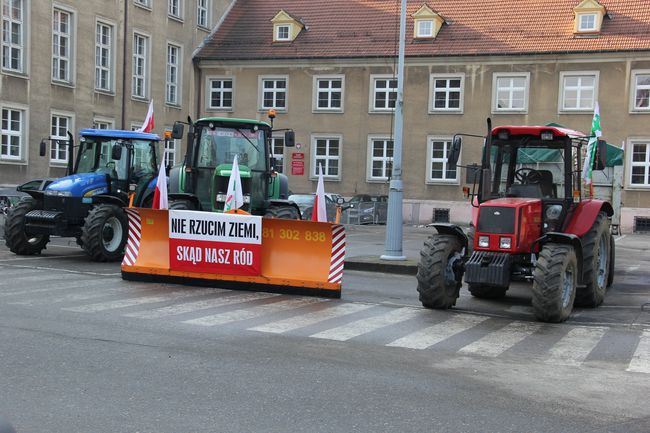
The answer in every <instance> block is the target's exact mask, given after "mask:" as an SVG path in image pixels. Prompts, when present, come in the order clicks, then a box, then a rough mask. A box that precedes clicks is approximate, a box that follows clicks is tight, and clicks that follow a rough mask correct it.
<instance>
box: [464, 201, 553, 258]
mask: <svg viewBox="0 0 650 433" xmlns="http://www.w3.org/2000/svg"><path fill="white" fill-rule="evenodd" d="M541 225H542V200H541V199H534V198H517V197H511V198H501V199H496V200H489V201H486V202H484V203H481V205H480V207H479V212H478V219H477V224H476V235H475V239H474V249H476V250H481V251H498V252H508V253H527V252H530V247H531V244H532V242H533V241H534V240H535V239H537V238H539V236H540V233H541Z"/></svg>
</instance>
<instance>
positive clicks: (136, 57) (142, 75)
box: [131, 31, 151, 101]
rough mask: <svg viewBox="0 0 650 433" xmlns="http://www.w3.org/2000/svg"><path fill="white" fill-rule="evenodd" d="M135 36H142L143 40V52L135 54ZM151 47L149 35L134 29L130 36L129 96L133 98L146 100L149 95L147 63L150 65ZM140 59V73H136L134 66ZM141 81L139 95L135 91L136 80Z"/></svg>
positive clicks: (135, 66)
mask: <svg viewBox="0 0 650 433" xmlns="http://www.w3.org/2000/svg"><path fill="white" fill-rule="evenodd" d="M136 38H142V39H143V40H144V53H143V54H141V53H137V54H136ZM150 47H151V36H150V35H148V34H146V33H143V32H141V31H134V32H133V36H132V38H131V98H132V99H135V100H140V101H142V100H146V99H147V98H148V97H149V86H150V81H151V80H150V79H149V67H150V66H149V65H150V61H149V58H150V51H151V49H150ZM139 61H142V73H139V72H138V74H136V68H139V66H137V64H138V62H139ZM137 80H141V81H142V92H143V94H142V95H139V94H137V93H136V92H135V90H136V81H137Z"/></svg>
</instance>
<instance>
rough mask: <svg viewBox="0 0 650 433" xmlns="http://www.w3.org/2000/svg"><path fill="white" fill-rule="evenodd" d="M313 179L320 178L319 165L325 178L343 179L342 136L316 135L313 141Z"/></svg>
mask: <svg viewBox="0 0 650 433" xmlns="http://www.w3.org/2000/svg"><path fill="white" fill-rule="evenodd" d="M311 143H312V149H311V155H312V157H311V178H312V179H316V178H318V165H319V164H320V165H321V167H323V178H324V179H332V180H339V179H340V178H341V136H331V135H314V136H312V139H311Z"/></svg>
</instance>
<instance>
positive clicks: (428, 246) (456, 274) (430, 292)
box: [416, 235, 463, 309]
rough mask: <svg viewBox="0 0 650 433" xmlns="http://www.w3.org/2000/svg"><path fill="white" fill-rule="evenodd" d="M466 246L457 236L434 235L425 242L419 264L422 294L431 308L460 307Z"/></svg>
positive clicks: (424, 301) (419, 283) (420, 292)
mask: <svg viewBox="0 0 650 433" xmlns="http://www.w3.org/2000/svg"><path fill="white" fill-rule="evenodd" d="M462 249H463V246H462V245H461V243H460V241H459V240H458V239H457V238H456V237H455V236H449V235H433V236H431V237H429V239H427V240H426V241H425V242H424V247H422V251H420V263H418V272H417V275H416V278H417V280H418V288H417V290H418V293H419V294H420V302H422V305H423V306H425V307H427V308H436V309H447V308H451V307H452V306H454V305H456V299H458V296H459V293H460V286H461V285H462V280H463V275H462V271H460V270H459V269H460V267H459V266H455V265H460V264H462V260H463V258H462V256H461V255H460V253H461V251H462Z"/></svg>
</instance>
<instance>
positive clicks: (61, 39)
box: [52, 9, 72, 83]
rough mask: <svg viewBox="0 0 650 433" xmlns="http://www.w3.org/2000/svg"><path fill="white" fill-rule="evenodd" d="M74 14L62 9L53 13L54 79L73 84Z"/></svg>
mask: <svg viewBox="0 0 650 433" xmlns="http://www.w3.org/2000/svg"><path fill="white" fill-rule="evenodd" d="M71 63H72V14H71V13H70V12H68V11H64V10H61V9H54V11H53V13H52V79H53V80H55V81H62V82H65V83H71V82H72V78H71V71H72V65H71Z"/></svg>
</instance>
